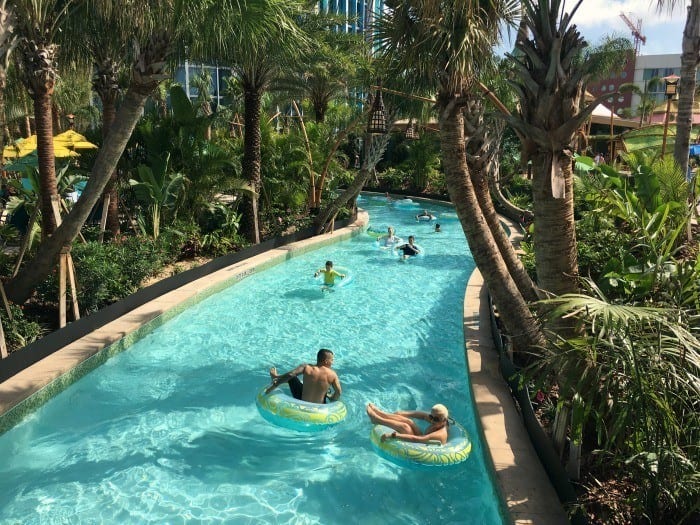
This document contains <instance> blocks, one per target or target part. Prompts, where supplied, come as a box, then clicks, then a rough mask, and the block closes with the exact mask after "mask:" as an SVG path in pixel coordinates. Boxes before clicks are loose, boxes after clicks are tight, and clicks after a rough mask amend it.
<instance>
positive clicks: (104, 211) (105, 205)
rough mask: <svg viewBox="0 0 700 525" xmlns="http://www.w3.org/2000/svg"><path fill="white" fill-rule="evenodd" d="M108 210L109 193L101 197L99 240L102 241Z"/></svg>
mask: <svg viewBox="0 0 700 525" xmlns="http://www.w3.org/2000/svg"><path fill="white" fill-rule="evenodd" d="M108 211H109V194H107V195H105V196H104V197H102V217H101V218H100V237H99V241H100V242H103V241H104V238H105V230H106V229H107V212H108Z"/></svg>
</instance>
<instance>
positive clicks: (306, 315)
mask: <svg viewBox="0 0 700 525" xmlns="http://www.w3.org/2000/svg"><path fill="white" fill-rule="evenodd" d="M360 206H362V207H363V208H365V209H367V210H368V211H369V214H370V227H372V228H373V229H377V230H382V231H386V228H387V226H388V225H392V226H394V227H395V228H396V234H397V235H398V236H400V237H402V238H403V239H407V237H408V235H415V237H416V243H417V244H418V245H419V246H421V247H422V248H423V249H424V251H425V255H424V256H422V257H416V258H412V259H411V260H408V261H406V262H400V261H399V260H398V257H397V255H396V254H395V253H393V252H392V251H391V250H381V249H379V248H378V247H377V246H376V243H375V241H374V240H373V239H372V238H371V237H370V236H369V235H366V234H362V235H359V236H357V237H354V238H353V239H352V240H349V241H345V242H341V243H338V244H334V245H332V246H328V247H323V248H320V249H318V250H316V251H312V252H308V253H306V254H304V255H301V256H299V257H295V258H293V259H291V260H289V261H287V262H285V263H283V264H280V265H278V266H275V267H272V268H270V269H268V270H265V271H263V272H260V273H257V274H253V275H251V276H249V277H247V278H246V279H244V280H242V281H241V282H239V283H237V284H235V285H234V286H231V287H230V288H228V289H226V290H224V291H222V292H219V293H217V294H214V295H212V296H210V297H209V298H207V299H205V300H203V301H201V302H200V303H198V304H196V305H195V306H193V307H191V308H189V309H187V310H185V311H184V312H183V313H181V314H180V315H178V316H176V317H174V318H173V319H171V320H170V321H169V322H167V323H165V324H164V325H162V326H160V327H159V328H157V329H155V330H153V331H152V332H151V333H149V334H148V335H147V336H145V337H144V338H143V339H141V340H139V341H138V342H136V343H135V344H134V345H133V346H131V347H129V348H128V349H127V350H126V351H124V352H122V353H121V354H119V355H117V356H115V357H113V358H111V359H109V360H108V361H107V362H106V363H105V364H104V365H102V366H100V367H99V368H97V369H95V370H94V371H92V372H91V373H89V374H87V375H86V376H85V377H83V378H82V379H80V380H78V381H77V382H75V383H74V384H73V385H71V386H70V387H68V388H67V389H66V390H64V391H63V392H62V393H60V394H58V395H57V396H55V397H54V398H53V399H51V400H50V401H49V402H47V403H46V404H45V405H43V406H42V407H41V408H40V409H38V410H37V411H35V412H33V413H32V414H31V415H29V416H28V417H27V418H26V419H24V420H23V421H22V422H21V423H20V424H18V425H17V426H15V427H14V428H12V429H11V430H9V431H8V432H6V433H5V434H3V435H2V436H0V451H1V452H0V523H2V524H15V523H16V524H20V523H21V524H29V523H36V524H39V523H41V524H53V523H108V524H111V523H114V524H130V523H134V524H143V523H154V524H161V523H246V524H248V523H250V524H278V523H279V524H281V523H289V524H348V523H362V524H389V523H401V524H416V525H418V524H421V525H423V524H438V523H439V524H468V523H474V524H501V523H504V522H505V520H504V518H503V516H502V514H501V510H500V509H501V505H500V503H499V500H498V497H497V494H496V490H495V489H494V485H493V482H492V476H491V474H490V473H489V471H488V469H487V467H486V466H485V462H484V459H483V446H482V444H481V443H480V441H479V433H478V430H477V426H476V423H475V421H474V411H473V408H472V406H471V395H470V393H469V379H468V376H467V372H466V366H465V361H464V337H463V334H462V302H463V298H464V290H465V286H466V282H467V279H468V278H469V276H470V274H471V272H472V270H473V268H474V263H473V261H472V259H471V256H470V255H469V253H468V250H467V247H466V241H465V239H464V235H463V233H462V230H461V228H460V225H459V222H457V221H456V220H454V218H453V217H454V215H453V214H452V212H453V210H452V209H451V208H450V207H448V206H446V205H441V204H434V203H430V204H423V203H421V204H420V206H419V205H418V204H411V203H402V204H398V205H397V204H394V203H392V204H387V202H386V200H385V199H384V198H382V197H374V196H363V197H362V199H361V202H360ZM425 207H427V208H428V209H429V210H430V212H431V213H433V214H435V215H436V216H437V222H439V223H440V224H441V229H442V232H441V233H435V232H434V224H435V222H436V221H431V222H429V221H423V222H418V221H416V219H415V215H416V213H418V212H419V211H421V210H422V209H424V208H425ZM443 213H444V214H445V215H444V216H443V217H444V220H442V219H441V214H443ZM326 260H332V261H334V263H335V264H336V265H337V266H341V267H345V268H348V269H350V270H351V271H352V275H353V281H352V282H351V283H349V284H348V285H347V286H344V287H342V288H339V289H337V290H333V291H331V292H322V291H321V287H320V286H319V283H318V282H317V281H314V280H313V279H312V276H313V272H314V271H315V270H317V269H318V268H321V267H323V265H324V263H325V261H326ZM322 347H325V348H330V349H332V350H333V351H334V352H335V363H334V369H335V370H336V371H337V372H338V375H339V377H340V380H341V383H342V387H343V396H342V399H343V401H344V402H345V404H346V405H347V408H348V414H347V417H346V419H345V420H344V421H343V422H342V423H341V424H339V425H337V426H335V427H333V428H330V429H327V430H324V431H322V432H317V433H304V432H296V431H292V430H288V429H285V428H280V427H277V426H274V425H272V424H270V423H269V422H267V421H266V420H264V419H263V418H262V417H261V415H260V414H259V412H258V410H257V409H256V405H255V397H256V394H257V392H258V391H259V390H260V388H261V387H262V386H263V385H265V384H266V383H268V382H269V376H268V369H269V368H270V367H271V366H276V367H277V368H278V370H279V371H280V372H282V371H286V370H288V369H291V368H293V367H295V366H296V365H298V364H299V363H302V362H313V361H314V360H315V355H316V352H317V350H318V349H319V348H322ZM284 388H286V387H284ZM367 402H373V403H375V404H377V405H378V406H380V407H382V408H384V409H387V410H398V409H421V410H422V409H426V410H429V409H430V407H431V406H432V405H433V404H435V403H443V404H445V405H447V407H448V408H449V410H450V414H451V416H452V417H454V418H455V419H456V420H457V421H459V422H460V423H461V424H462V425H463V426H464V427H465V428H466V430H467V432H468V433H469V436H470V438H471V440H472V442H473V448H472V451H471V454H470V456H469V458H468V459H467V460H466V461H464V462H463V463H460V464H458V465H454V466H450V467H444V468H433V469H431V470H415V469H410V468H405V467H400V466H398V465H395V464H393V463H391V462H389V461H387V460H386V459H383V458H381V457H379V456H378V455H377V454H376V453H375V451H374V450H373V448H372V446H371V443H370V439H369V437H370V436H369V435H370V429H371V424H370V423H369V421H368V419H367V416H366V414H365V405H366V403H367Z"/></svg>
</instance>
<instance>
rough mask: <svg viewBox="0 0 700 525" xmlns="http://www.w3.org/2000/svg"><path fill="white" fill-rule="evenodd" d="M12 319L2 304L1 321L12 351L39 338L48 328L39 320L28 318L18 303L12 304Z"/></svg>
mask: <svg viewBox="0 0 700 525" xmlns="http://www.w3.org/2000/svg"><path fill="white" fill-rule="evenodd" d="M10 311H11V312H12V320H10V318H9V317H8V316H7V312H6V311H5V308H3V307H2V306H0V321H2V328H3V330H4V332H5V342H6V343H7V349H8V351H10V352H12V351H13V350H17V349H19V348H22V347H23V346H27V345H28V344H29V343H33V342H34V341H36V340H37V339H39V338H40V337H41V336H42V335H43V334H44V332H46V330H45V329H44V328H43V327H42V326H41V325H40V324H39V323H37V322H35V321H32V320H30V319H27V318H26V317H25V315H24V311H23V310H22V309H21V308H20V307H19V306H16V305H10Z"/></svg>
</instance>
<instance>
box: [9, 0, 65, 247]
mask: <svg viewBox="0 0 700 525" xmlns="http://www.w3.org/2000/svg"><path fill="white" fill-rule="evenodd" d="M71 3H72V2H71V0H67V1H65V2H63V1H60V0H48V1H44V0H18V1H17V2H15V14H16V16H17V32H18V35H19V36H20V41H19V45H18V48H17V50H18V54H19V66H20V68H21V70H22V81H23V83H24V85H25V86H26V88H27V90H28V91H29V94H30V96H31V97H32V100H33V101H34V122H35V126H36V137H37V155H38V157H39V174H40V180H39V181H40V200H41V206H40V207H41V222H42V236H44V237H47V236H49V235H51V234H52V233H53V232H54V231H55V230H56V218H55V216H54V211H53V203H54V202H55V201H57V200H58V191H57V188H56V166H55V156H54V149H53V120H52V101H51V97H52V95H53V92H54V87H55V85H56V79H57V78H58V64H57V59H58V46H57V45H56V43H55V39H56V35H57V33H58V31H59V29H60V24H61V23H62V21H63V20H64V18H65V17H66V15H67V14H68V12H69V8H70V6H71Z"/></svg>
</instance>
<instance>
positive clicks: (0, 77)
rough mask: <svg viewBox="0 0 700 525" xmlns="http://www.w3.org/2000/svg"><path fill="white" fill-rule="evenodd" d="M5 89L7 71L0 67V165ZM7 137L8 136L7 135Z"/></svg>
mask: <svg viewBox="0 0 700 525" xmlns="http://www.w3.org/2000/svg"><path fill="white" fill-rule="evenodd" d="M6 87H7V70H6V69H5V68H4V67H3V66H2V65H0V165H1V164H2V161H3V150H4V149H5V130H6V129H7V121H6V120H5V88H6ZM8 137H9V135H8Z"/></svg>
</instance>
